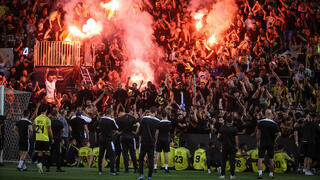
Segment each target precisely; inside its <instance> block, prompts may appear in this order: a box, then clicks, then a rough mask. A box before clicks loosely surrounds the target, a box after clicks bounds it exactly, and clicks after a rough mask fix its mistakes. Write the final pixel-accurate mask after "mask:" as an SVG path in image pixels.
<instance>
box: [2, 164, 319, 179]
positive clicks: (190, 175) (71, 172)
mask: <svg viewBox="0 0 320 180" xmlns="http://www.w3.org/2000/svg"><path fill="white" fill-rule="evenodd" d="M16 166H17V165H16V164H12V163H10V164H5V166H4V167H0V180H29V179H30V180H53V179H61V180H68V179H70V180H82V179H83V180H95V179H97V180H100V179H101V180H102V179H104V180H105V179H112V180H129V179H130V180H134V179H137V178H138V174H134V173H133V172H132V170H130V173H129V174H125V173H123V170H121V171H120V173H119V176H110V175H109V169H103V175H101V176H99V175H98V170H97V168H71V167H63V170H65V172H64V173H57V172H55V170H56V169H55V167H52V168H51V172H48V173H44V174H42V175H40V174H39V173H38V171H37V169H36V166H35V165H30V164H29V165H28V171H26V172H19V171H18V170H17V169H16ZM144 172H145V175H147V173H148V172H147V169H145V171H144ZM268 174H269V173H264V179H269V178H268ZM236 176H237V177H238V179H245V180H250V179H257V174H256V173H251V172H245V173H238V174H236ZM145 179H147V178H145ZM152 179H154V180H213V179H218V175H217V173H216V172H212V173H211V174H208V173H206V172H203V171H191V170H187V171H173V170H172V171H170V173H169V174H165V173H164V171H163V170H158V173H155V174H153V177H152ZM226 179H229V174H228V173H227V176H226ZM275 179H279V180H296V179H297V180H299V179H301V180H316V179H317V180H319V179H320V177H319V176H308V177H307V176H304V175H298V174H291V173H289V174H275Z"/></svg>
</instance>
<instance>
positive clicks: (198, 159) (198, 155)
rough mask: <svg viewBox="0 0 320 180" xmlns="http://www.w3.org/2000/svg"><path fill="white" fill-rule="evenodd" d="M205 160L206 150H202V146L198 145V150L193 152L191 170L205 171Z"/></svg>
mask: <svg viewBox="0 0 320 180" xmlns="http://www.w3.org/2000/svg"><path fill="white" fill-rule="evenodd" d="M206 159H207V158H206V150H204V145H203V144H199V145H198V149H197V150H196V151H195V152H194V157H193V168H194V169H195V170H204V169H207V165H206Z"/></svg>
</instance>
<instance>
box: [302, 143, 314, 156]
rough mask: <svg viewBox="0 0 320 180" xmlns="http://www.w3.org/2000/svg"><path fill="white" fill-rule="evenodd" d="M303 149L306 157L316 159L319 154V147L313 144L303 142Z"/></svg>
mask: <svg viewBox="0 0 320 180" xmlns="http://www.w3.org/2000/svg"><path fill="white" fill-rule="evenodd" d="M302 149H303V152H304V156H305V157H309V158H315V157H316V152H317V145H316V144H313V143H308V142H303V143H302Z"/></svg>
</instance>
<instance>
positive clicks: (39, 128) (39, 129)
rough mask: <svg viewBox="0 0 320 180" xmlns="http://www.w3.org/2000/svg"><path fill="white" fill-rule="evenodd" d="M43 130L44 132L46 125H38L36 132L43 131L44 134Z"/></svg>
mask: <svg viewBox="0 0 320 180" xmlns="http://www.w3.org/2000/svg"><path fill="white" fill-rule="evenodd" d="M40 131H41V132H40ZM43 132H44V126H41V125H36V133H42V134H43Z"/></svg>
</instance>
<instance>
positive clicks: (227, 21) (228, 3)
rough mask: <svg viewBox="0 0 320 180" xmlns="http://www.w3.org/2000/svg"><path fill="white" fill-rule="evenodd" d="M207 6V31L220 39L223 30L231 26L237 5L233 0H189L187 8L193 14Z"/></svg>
mask: <svg viewBox="0 0 320 180" xmlns="http://www.w3.org/2000/svg"><path fill="white" fill-rule="evenodd" d="M207 7H209V9H208V11H209V12H208V14H207V18H206V21H207V27H208V29H209V31H210V32H209V33H211V34H214V35H215V37H216V38H217V40H221V39H222V38H223V35H224V32H225V31H226V30H227V29H229V27H230V26H231V23H232V20H233V19H234V17H235V15H236V13H237V10H238V6H237V4H236V2H235V0H216V1H212V0H191V1H190V3H189V10H190V11H191V12H192V13H193V14H194V13H196V12H198V11H199V10H202V9H205V8H207Z"/></svg>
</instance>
